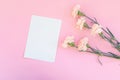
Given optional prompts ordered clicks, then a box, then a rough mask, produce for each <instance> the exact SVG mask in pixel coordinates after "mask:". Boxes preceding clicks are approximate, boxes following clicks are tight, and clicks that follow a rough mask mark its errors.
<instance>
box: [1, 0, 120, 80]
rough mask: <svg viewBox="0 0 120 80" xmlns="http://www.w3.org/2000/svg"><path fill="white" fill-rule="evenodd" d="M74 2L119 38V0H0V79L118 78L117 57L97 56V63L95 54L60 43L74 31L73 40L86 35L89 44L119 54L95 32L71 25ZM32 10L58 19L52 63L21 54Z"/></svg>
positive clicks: (119, 73) (119, 78) (72, 22)
mask: <svg viewBox="0 0 120 80" xmlns="http://www.w3.org/2000/svg"><path fill="white" fill-rule="evenodd" d="M75 4H80V5H81V10H82V11H84V12H85V13H87V14H88V15H89V16H93V17H96V18H97V19H98V21H99V22H100V23H101V24H102V25H104V26H109V28H110V29H111V31H112V32H113V33H114V34H115V35H116V37H117V38H118V39H119V40H120V34H119V27H120V22H119V21H120V20H119V19H120V0H0V80H120V61H119V60H116V59H112V58H107V57H101V58H100V59H101V61H102V62H103V66H101V65H100V64H99V63H98V61H97V56H96V55H93V54H90V53H79V52H77V51H76V50H73V49H63V48H62V47H61V43H62V41H63V40H64V38H65V37H66V36H67V35H74V36H75V37H76V41H78V40H79V39H80V38H82V37H84V36H88V37H89V39H90V41H89V42H90V44H91V45H92V46H93V47H98V48H99V49H102V50H103V51H112V52H116V54H119V52H117V51H116V50H114V49H113V48H112V47H111V45H110V44H109V43H107V42H106V41H104V40H102V39H101V38H99V37H98V36H94V37H91V36H90V35H89V31H87V30H84V31H79V30H76V29H75V28H74V26H75V20H74V19H73V18H72V16H71V10H72V7H73V6H74V5H75ZM33 14H35V15H39V16H46V17H51V18H57V19H61V20H62V28H61V32H60V36H59V45H58V50H57V56H56V62H55V63H49V62H44V61H38V60H32V59H25V58H23V55H24V49H25V45H26V40H27V35H28V29H29V25H30V18H31V15H33Z"/></svg>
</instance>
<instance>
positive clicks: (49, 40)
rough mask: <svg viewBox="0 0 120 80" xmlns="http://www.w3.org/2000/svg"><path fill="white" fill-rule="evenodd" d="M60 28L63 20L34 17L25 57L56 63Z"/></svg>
mask: <svg viewBox="0 0 120 80" xmlns="http://www.w3.org/2000/svg"><path fill="white" fill-rule="evenodd" d="M60 26H61V20H58V19H52V18H47V17H41V16H35V15H33V16H32V18H31V24H30V29H29V34H28V39H27V44H26V49H25V54H24V57H25V58H31V59H36V60H43V61H48V62H54V61H55V56H56V51H57V44H58V37H59V32H60Z"/></svg>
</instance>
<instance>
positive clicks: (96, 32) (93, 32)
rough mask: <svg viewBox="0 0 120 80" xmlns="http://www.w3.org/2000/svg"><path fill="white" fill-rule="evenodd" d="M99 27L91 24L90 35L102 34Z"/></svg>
mask: <svg viewBox="0 0 120 80" xmlns="http://www.w3.org/2000/svg"><path fill="white" fill-rule="evenodd" d="M102 31H103V30H102V29H101V25H99V24H93V26H92V34H100V33H102Z"/></svg>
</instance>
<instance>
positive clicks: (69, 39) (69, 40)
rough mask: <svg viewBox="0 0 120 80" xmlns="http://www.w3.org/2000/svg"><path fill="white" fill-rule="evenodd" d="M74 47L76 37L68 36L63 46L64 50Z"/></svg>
mask: <svg viewBox="0 0 120 80" xmlns="http://www.w3.org/2000/svg"><path fill="white" fill-rule="evenodd" d="M69 46H71V47H73V46H74V37H73V36H67V37H66V38H65V40H64V42H63V44H62V47H63V48H67V47H69Z"/></svg>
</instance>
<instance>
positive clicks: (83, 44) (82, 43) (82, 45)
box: [78, 37, 88, 51]
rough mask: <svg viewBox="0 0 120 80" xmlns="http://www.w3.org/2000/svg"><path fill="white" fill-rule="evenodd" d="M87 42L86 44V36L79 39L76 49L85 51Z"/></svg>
mask: <svg viewBox="0 0 120 80" xmlns="http://www.w3.org/2000/svg"><path fill="white" fill-rule="evenodd" d="M87 44H88V38H87V37H85V38H83V39H81V40H80V42H79V44H78V50H79V51H86V50H87V49H88V47H87Z"/></svg>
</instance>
